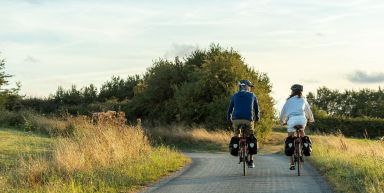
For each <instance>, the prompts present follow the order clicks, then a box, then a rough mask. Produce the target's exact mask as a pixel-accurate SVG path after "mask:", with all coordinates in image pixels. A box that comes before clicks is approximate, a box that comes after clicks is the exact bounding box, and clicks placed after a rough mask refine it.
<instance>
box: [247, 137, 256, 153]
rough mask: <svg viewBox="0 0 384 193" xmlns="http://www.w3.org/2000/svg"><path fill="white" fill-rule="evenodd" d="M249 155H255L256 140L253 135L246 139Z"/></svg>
mask: <svg viewBox="0 0 384 193" xmlns="http://www.w3.org/2000/svg"><path fill="white" fill-rule="evenodd" d="M247 142H248V151H249V154H251V155H254V154H257V139H256V137H255V136H254V135H251V136H249V137H248V138H247Z"/></svg>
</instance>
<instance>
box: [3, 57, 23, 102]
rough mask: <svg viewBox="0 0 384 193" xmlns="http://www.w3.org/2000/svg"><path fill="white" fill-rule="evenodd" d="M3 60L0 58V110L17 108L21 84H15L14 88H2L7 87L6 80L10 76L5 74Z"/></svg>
mask: <svg viewBox="0 0 384 193" xmlns="http://www.w3.org/2000/svg"><path fill="white" fill-rule="evenodd" d="M4 69H5V59H1V58H0V108H4V107H5V108H7V109H13V108H19V100H20V96H19V94H18V93H19V90H20V87H21V84H20V83H19V82H17V83H16V88H4V86H7V85H8V83H9V82H8V78H11V77H12V75H9V74H7V73H6V72H5V70H4Z"/></svg>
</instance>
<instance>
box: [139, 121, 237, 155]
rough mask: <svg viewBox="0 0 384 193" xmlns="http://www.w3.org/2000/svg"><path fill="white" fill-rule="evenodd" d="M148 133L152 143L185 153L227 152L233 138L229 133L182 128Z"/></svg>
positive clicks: (175, 127) (154, 129)
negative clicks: (165, 145) (171, 147)
mask: <svg viewBox="0 0 384 193" xmlns="http://www.w3.org/2000/svg"><path fill="white" fill-rule="evenodd" d="M146 131H147V133H148V135H149V136H150V138H151V140H152V141H154V142H157V143H161V144H167V145H171V146H174V147H177V148H180V149H182V150H185V151H227V150H228V143H229V141H230V139H231V136H232V133H231V132H228V131H207V130H206V129H203V128H193V129H187V128H185V127H182V126H174V127H168V128H162V127H157V128H149V129H147V130H146Z"/></svg>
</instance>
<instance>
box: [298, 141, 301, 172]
mask: <svg viewBox="0 0 384 193" xmlns="http://www.w3.org/2000/svg"><path fill="white" fill-rule="evenodd" d="M297 147H298V148H297V176H300V175H301V164H302V163H301V155H300V150H301V142H300V141H299V142H298V145H297Z"/></svg>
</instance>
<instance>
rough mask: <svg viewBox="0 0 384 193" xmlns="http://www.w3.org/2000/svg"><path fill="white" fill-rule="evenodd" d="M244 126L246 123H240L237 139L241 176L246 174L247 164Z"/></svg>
mask: <svg viewBox="0 0 384 193" xmlns="http://www.w3.org/2000/svg"><path fill="white" fill-rule="evenodd" d="M245 128H246V125H240V126H239V130H240V140H239V145H240V148H239V164H241V162H243V176H245V175H246V170H247V169H246V168H247V167H248V166H247V160H248V155H249V153H248V143H247V137H246V135H245Z"/></svg>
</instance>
